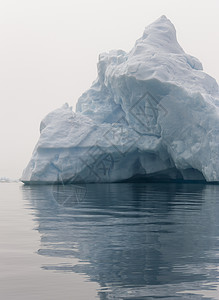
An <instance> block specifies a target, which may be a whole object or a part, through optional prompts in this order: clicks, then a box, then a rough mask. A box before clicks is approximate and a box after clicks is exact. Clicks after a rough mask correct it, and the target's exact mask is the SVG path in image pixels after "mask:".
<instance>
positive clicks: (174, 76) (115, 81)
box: [21, 16, 219, 184]
mask: <svg viewBox="0 0 219 300" xmlns="http://www.w3.org/2000/svg"><path fill="white" fill-rule="evenodd" d="M97 68H98V77H97V79H96V81H94V82H93V84H92V86H91V88H90V89H89V90H88V91H86V92H85V93H84V94H83V95H82V96H81V97H80V98H79V100H78V102H77V106H76V112H73V111H72V108H71V107H69V106H68V104H65V105H64V106H63V107H61V108H59V109H56V110H55V111H53V112H51V113H49V114H48V115H47V116H46V117H45V118H44V120H42V122H41V126H40V131H41V135H40V139H39V141H38V143H37V145H36V147H35V150H34V152H33V155H32V158H31V160H30V162H29V164H28V166H27V167H26V169H25V170H24V172H23V175H22V178H21V180H22V181H23V182H24V183H27V184H34V183H35V184H43V183H72V182H87V183H88V182H120V181H127V180H140V179H143V180H186V181H190V180H191V181H194V180H196V181H203V180H204V181H207V182H218V181H219V159H218V158H219V147H218V145H219V88H218V84H217V82H216V80H215V79H214V78H212V77H211V76H209V75H207V74H206V73H204V72H203V68H202V64H201V62H200V61H199V60H198V59H197V58H195V57H193V56H191V55H188V54H186V53H185V52H184V50H183V49H182V48H181V46H180V45H179V44H178V42H177V39H176V31H175V28H174V26H173V24H172V23H171V22H170V20H168V19H167V18H166V17H165V16H162V17H160V18H159V19H158V20H156V21H155V22H154V23H152V24H151V25H149V26H148V27H146V29H145V31H144V33H143V36H142V37H141V38H140V39H138V40H137V41H136V43H135V45H134V47H133V49H132V50H131V51H130V52H129V53H126V52H124V51H122V50H113V51H110V52H109V53H103V54H101V55H100V56H99V61H98V65H97Z"/></svg>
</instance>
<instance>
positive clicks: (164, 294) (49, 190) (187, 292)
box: [0, 183, 219, 300]
mask: <svg viewBox="0 0 219 300" xmlns="http://www.w3.org/2000/svg"><path fill="white" fill-rule="evenodd" d="M0 197H1V201H0V234H1V236H0V262H1V263H0V266H1V269H0V299H4V300H7V299H10V300H13V299H16V300H17V299H22V300H26V299H28V300H32V299H34V300H35V299H42V300H44V299H53V300H55V299H67V300H68V299H75V300H83V299H84V300H92V299H127V300H128V299H129V300H134V299H136V300H143V299H148V300H149V299H168V300H169V299H171V300H175V299H176V300H177V299H179V300H184V299H185V300H187V299H195V300H196V299H219V186H218V185H204V184H173V183H172V184H171V183H168V184H167V183H160V184H158V183H139V184H137V183H123V184H87V185H85V184H84V185H68V186H67V185H63V186H56V185H54V186H49V185H48V186H24V185H22V184H19V183H11V184H6V183H4V184H0Z"/></svg>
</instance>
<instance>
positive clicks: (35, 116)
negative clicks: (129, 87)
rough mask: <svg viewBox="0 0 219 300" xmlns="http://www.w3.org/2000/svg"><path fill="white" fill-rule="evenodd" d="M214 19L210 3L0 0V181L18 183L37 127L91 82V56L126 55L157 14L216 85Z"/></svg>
mask: <svg viewBox="0 0 219 300" xmlns="http://www.w3.org/2000/svg"><path fill="white" fill-rule="evenodd" d="M218 11H219V1H218V0H209V1H196V0H193V1H189V0H185V1H176V0H135V1H134V0H117V1H115V0H111V1H104V0H93V1H88V0H80V1H74V0H62V1H61V0H38V1H33V0H19V1H17V0H2V1H1V2H0V45H1V46H0V83H1V84H0V108H1V109H0V138H1V147H0V177H1V176H7V177H11V178H19V177H20V175H21V173H22V170H23V168H24V167H25V166H26V164H27V163H28V161H29V159H30V157H31V153H32V151H33V149H34V146H35V144H36V142H37V140H38V138H39V124H40V121H41V119H42V118H43V117H44V116H45V115H46V114H47V113H49V112H50V111H51V110H53V109H55V108H58V107H59V106H61V105H62V104H64V103H65V102H68V103H69V104H70V105H73V107H74V106H75V103H76V101H77V99H78V97H79V96H80V95H81V94H82V93H83V92H84V91H85V90H86V89H88V88H89V86H90V84H91V83H92V81H93V80H94V79H95V77H96V63H97V60H98V55H99V53H101V52H104V51H109V50H111V49H123V50H126V51H129V50H130V49H131V48H132V46H133V44H134V43H135V40H136V39H137V38H139V37H140V36H141V35H142V33H143V31H144V28H145V27H146V26H147V25H148V24H150V23H151V22H153V21H154V20H155V19H157V18H158V17H160V16H161V15H163V14H165V15H166V16H167V17H168V18H169V19H170V20H171V21H172V22H173V23H174V25H175V27H176V30H177V37H178V41H179V43H180V44H181V46H182V47H183V48H184V50H185V51H186V52H187V53H189V54H191V55H194V56H196V57H197V58H199V59H200V61H201V62H202V63H203V66H204V71H205V72H207V73H209V74H210V75H211V76H213V77H215V78H216V79H217V81H218V82H219V68H218V65H219V58H218V53H219V39H218V36H219V34H218V33H219V18H218Z"/></svg>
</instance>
